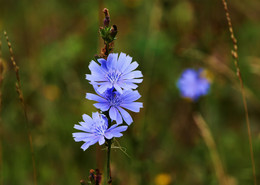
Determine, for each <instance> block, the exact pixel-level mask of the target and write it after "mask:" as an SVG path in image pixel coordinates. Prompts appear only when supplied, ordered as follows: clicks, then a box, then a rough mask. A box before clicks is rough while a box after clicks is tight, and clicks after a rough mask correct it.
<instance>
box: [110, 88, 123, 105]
mask: <svg viewBox="0 0 260 185" xmlns="http://www.w3.org/2000/svg"><path fill="white" fill-rule="evenodd" d="M106 99H107V101H108V102H109V104H110V106H112V107H113V106H114V107H117V106H119V105H120V104H121V102H122V99H121V98H120V94H119V93H118V92H115V91H112V92H111V91H110V92H108V94H107V95H106Z"/></svg>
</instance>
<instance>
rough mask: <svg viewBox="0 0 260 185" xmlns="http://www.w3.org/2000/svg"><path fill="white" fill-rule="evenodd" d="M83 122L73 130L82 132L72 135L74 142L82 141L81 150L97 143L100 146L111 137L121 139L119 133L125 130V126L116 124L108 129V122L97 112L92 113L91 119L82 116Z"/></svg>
mask: <svg viewBox="0 0 260 185" xmlns="http://www.w3.org/2000/svg"><path fill="white" fill-rule="evenodd" d="M82 117H83V120H84V121H83V122H79V124H80V125H77V124H75V125H74V128H75V129H78V130H80V131H82V132H76V133H73V137H74V140H75V141H76V142H79V141H84V142H85V143H84V144H83V145H82V146H81V148H82V149H83V150H86V149H87V148H88V147H89V146H90V145H94V144H95V143H97V142H98V143H99V145H102V144H104V143H105V138H106V139H112V138H113V137H121V136H123V134H122V133H121V132H123V131H125V130H126V129H127V126H118V125H116V124H114V125H112V126H111V127H110V128H108V120H107V118H106V116H105V115H104V114H99V113H98V112H95V113H92V118H91V117H90V116H88V115H86V114H83V116H82Z"/></svg>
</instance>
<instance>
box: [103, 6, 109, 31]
mask: <svg viewBox="0 0 260 185" xmlns="http://www.w3.org/2000/svg"><path fill="white" fill-rule="evenodd" d="M103 12H104V14H105V19H104V26H105V27H108V26H109V23H110V16H109V11H108V9H107V8H104V10H103Z"/></svg>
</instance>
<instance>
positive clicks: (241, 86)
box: [222, 0, 257, 185]
mask: <svg viewBox="0 0 260 185" xmlns="http://www.w3.org/2000/svg"><path fill="white" fill-rule="evenodd" d="M222 3H223V6H224V10H225V13H226V19H227V23H228V27H229V32H230V38H231V40H232V42H233V50H231V54H232V57H233V60H234V64H235V67H236V72H237V76H238V79H239V82H240V90H241V94H242V99H243V105H244V109H245V116H246V125H247V133H248V140H249V146H250V156H251V163H252V171H253V178H254V185H257V182H256V171H255V160H254V151H253V144H252V134H251V128H250V121H249V116H248V107H247V102H246V95H245V89H244V83H243V80H242V76H241V72H240V68H239V65H238V52H237V50H238V46H237V39H236V37H235V35H234V31H233V26H232V22H231V18H230V15H229V11H228V7H227V2H226V0H222Z"/></svg>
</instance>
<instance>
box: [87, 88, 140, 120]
mask: <svg viewBox="0 0 260 185" xmlns="http://www.w3.org/2000/svg"><path fill="white" fill-rule="evenodd" d="M94 89H95V90H96V88H95V86H94ZM96 92H97V94H98V95H99V96H98V95H95V94H92V93H87V94H86V98H87V99H89V100H94V101H97V102H98V103H95V104H94V106H95V107H96V108H98V109H100V110H101V111H108V110H109V117H110V118H111V119H112V120H115V121H116V122H117V124H121V123H123V119H124V121H125V122H126V123H127V124H128V125H130V124H131V123H132V122H133V119H132V117H131V116H130V114H129V113H128V112H127V111H125V110H124V109H123V108H125V109H128V110H131V111H133V112H139V111H140V108H142V107H143V103H141V102H134V101H136V100H138V99H139V98H140V97H141V95H140V94H139V93H138V91H132V90H123V91H122V94H120V93H119V92H117V91H114V89H113V88H112V89H108V90H106V91H105V92H104V93H102V94H101V93H99V92H98V91H97V90H96ZM122 107H123V108H122ZM122 117H123V119H122Z"/></svg>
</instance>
